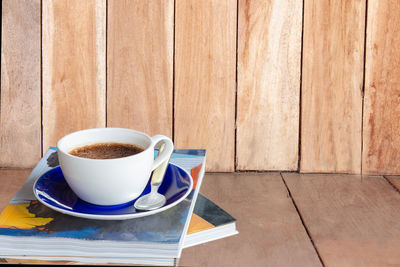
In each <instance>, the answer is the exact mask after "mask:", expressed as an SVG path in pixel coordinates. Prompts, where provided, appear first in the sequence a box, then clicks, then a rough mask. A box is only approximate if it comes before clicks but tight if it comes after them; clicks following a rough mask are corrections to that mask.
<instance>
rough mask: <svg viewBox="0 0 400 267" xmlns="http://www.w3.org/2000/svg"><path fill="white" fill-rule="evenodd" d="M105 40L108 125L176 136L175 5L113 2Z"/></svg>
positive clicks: (161, 0)
mask: <svg viewBox="0 0 400 267" xmlns="http://www.w3.org/2000/svg"><path fill="white" fill-rule="evenodd" d="M107 36H108V37H107V38H108V42H107V51H108V52H107V73H108V74H107V126H114V127H124V128H132V129H135V130H139V131H143V132H146V133H148V134H151V135H154V134H160V133H161V134H164V135H167V136H170V137H172V71H173V49H174V48H173V42H174V40H173V39H174V1H173V0H167V1H166V0H151V1H141V0H134V1H132V0H129V1H109V4H108V28H107Z"/></svg>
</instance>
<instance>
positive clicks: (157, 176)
mask: <svg viewBox="0 0 400 267" xmlns="http://www.w3.org/2000/svg"><path fill="white" fill-rule="evenodd" d="M164 147H165V144H161V147H160V149H159V150H158V154H160V153H161V152H163V150H164ZM168 162H169V159H168V160H166V161H165V162H163V163H162V164H161V165H160V166H159V167H158V168H156V169H155V170H154V171H153V176H152V177H151V184H152V185H156V186H158V185H160V184H161V182H162V180H163V179H164V175H165V171H166V170H167V166H168Z"/></svg>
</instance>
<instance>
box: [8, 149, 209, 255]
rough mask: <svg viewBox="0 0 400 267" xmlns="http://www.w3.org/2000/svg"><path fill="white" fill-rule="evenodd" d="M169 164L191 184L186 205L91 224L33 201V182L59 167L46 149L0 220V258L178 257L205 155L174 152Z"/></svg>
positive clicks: (52, 153) (50, 150) (193, 152)
mask: <svg viewBox="0 0 400 267" xmlns="http://www.w3.org/2000/svg"><path fill="white" fill-rule="evenodd" d="M170 162H171V163H174V164H176V165H178V166H180V167H182V168H184V169H185V170H186V171H188V172H189V173H190V174H191V176H192V178H193V189H195V190H192V192H191V193H190V194H189V196H188V197H187V198H186V199H185V200H183V201H182V202H180V203H179V204H177V205H176V206H174V207H172V208H170V209H167V210H165V211H163V212H160V213H157V214H154V215H151V216H147V217H140V218H135V219H129V220H120V221H115V220H111V221H105V220H92V219H84V218H78V217H74V216H69V215H65V214H62V213H59V212H57V211H54V210H52V209H50V208H48V207H46V206H44V205H43V204H41V203H40V202H38V201H37V200H36V199H35V196H34V194H33V190H32V187H33V184H34V182H35V181H36V179H37V178H38V177H40V176H41V174H43V173H45V172H46V171H48V170H50V169H52V168H54V167H56V166H58V158H57V151H56V148H50V149H49V150H48V151H47V153H46V154H45V156H44V157H43V158H42V160H41V161H40V162H39V163H38V165H37V166H36V167H35V169H34V170H33V171H32V173H31V175H30V176H29V177H28V179H27V181H26V183H25V184H24V185H23V187H22V188H21V189H20V190H19V192H18V193H17V194H16V195H15V196H14V197H13V198H12V200H11V201H10V203H9V205H7V206H6V208H5V209H4V210H3V211H2V213H1V214H0V257H1V256H6V255H9V256H11V255H32V256H41V255H43V256H75V257H80V256H101V257H121V256H127V257H159V258H171V257H175V258H176V257H179V256H180V253H181V248H182V243H183V239H184V236H185V234H184V233H186V232H187V229H188V227H189V221H190V217H191V215H192V212H193V208H194V200H195V199H194V198H196V197H197V194H198V191H199V186H200V184H201V180H202V177H203V175H204V170H205V166H204V165H205V150H175V151H174V153H173V154H172V156H171V159H170ZM94 241H99V242H94ZM89 246H90V247H89Z"/></svg>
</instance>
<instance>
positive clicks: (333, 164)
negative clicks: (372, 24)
mask: <svg viewBox="0 0 400 267" xmlns="http://www.w3.org/2000/svg"><path fill="white" fill-rule="evenodd" d="M365 2H366V1H364V0H356V1H345V0H341V1H335V2H332V1H329V0H306V1H305V4H304V36H303V38H304V39H303V40H304V41H303V73H302V100H301V102H302V114H301V162H300V170H301V171H302V172H340V173H360V172H361V124H362V118H361V117H362V83H363V64H364V61H363V58H364V32H365V27H364V26H365Z"/></svg>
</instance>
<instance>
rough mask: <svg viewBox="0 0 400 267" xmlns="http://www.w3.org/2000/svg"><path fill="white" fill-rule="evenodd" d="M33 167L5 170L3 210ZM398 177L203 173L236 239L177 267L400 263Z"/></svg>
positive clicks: (191, 255) (202, 248) (185, 257)
mask: <svg viewBox="0 0 400 267" xmlns="http://www.w3.org/2000/svg"><path fill="white" fill-rule="evenodd" d="M29 173H30V170H1V169H0V182H1V185H2V186H1V187H0V209H3V208H4V207H5V206H6V204H7V203H8V201H9V200H10V199H11V197H12V196H13V195H14V194H15V193H16V191H17V190H18V189H19V188H20V186H21V185H22V184H23V183H24V181H25V179H26V177H27V176H28V174H29ZM399 189H400V177H395V176H392V177H383V176H360V175H339V174H298V173H279V172H271V173H235V174H233V173H222V174H206V176H205V178H204V182H203V185H202V187H201V193H202V194H204V195H205V196H206V197H208V198H209V199H211V200H212V201H214V202H215V203H217V204H218V205H220V206H221V207H222V208H223V209H225V210H226V211H227V212H229V213H230V214H231V215H232V216H234V217H235V218H236V219H237V229H238V230H239V232H240V233H239V234H238V235H235V236H232V237H227V238H224V239H221V240H217V241H213V242H209V243H206V244H202V245H198V246H195V247H191V248H187V249H184V250H183V252H182V258H181V259H180V262H179V265H180V266H400V253H399V251H400V194H399Z"/></svg>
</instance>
